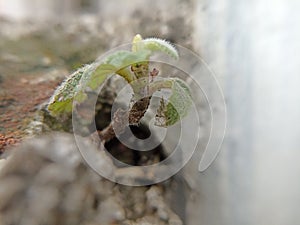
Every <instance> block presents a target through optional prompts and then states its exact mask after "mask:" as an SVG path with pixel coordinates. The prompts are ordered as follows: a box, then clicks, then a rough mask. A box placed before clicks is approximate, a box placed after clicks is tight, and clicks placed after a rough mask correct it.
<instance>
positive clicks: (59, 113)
mask: <svg viewBox="0 0 300 225" xmlns="http://www.w3.org/2000/svg"><path fill="white" fill-rule="evenodd" d="M155 52H162V53H165V54H167V55H169V56H170V57H173V58H174V59H176V60H177V59H178V58H179V55H178V52H177V50H176V49H175V47H174V46H173V45H172V44H170V43H169V42H167V41H165V40H162V39H158V38H147V39H142V37H141V35H139V34H138V35H136V36H135V37H134V38H133V42H132V50H131V51H125V50H122V51H118V52H115V53H113V54H111V55H109V56H108V57H107V58H106V59H105V60H104V61H102V62H95V63H93V64H90V65H86V66H84V67H82V68H80V69H79V70H77V71H76V72H75V73H73V74H72V75H70V77H68V78H67V79H66V80H65V81H64V82H63V83H62V84H61V85H60V86H59V87H58V88H57V90H56V91H55V93H54V95H53V97H52V98H51V100H50V102H49V104H48V107H47V109H48V111H49V112H50V114H51V115H52V116H54V117H66V116H67V115H70V114H71V113H72V109H73V102H74V101H75V102H76V103H77V104H80V103H82V102H84V101H85V100H86V99H87V97H88V96H87V90H96V89H97V88H99V86H101V85H102V84H103V83H104V82H105V80H106V79H108V78H109V76H111V75H119V76H121V77H123V78H124V79H125V80H126V81H127V82H128V83H129V84H130V86H131V88H132V91H133V97H132V106H131V108H130V110H129V111H128V112H127V111H124V110H121V109H120V110H117V111H116V112H115V114H114V117H113V119H112V122H111V124H110V125H109V126H108V127H107V128H105V129H104V130H102V131H98V134H99V136H100V138H101V140H102V141H104V142H106V141H108V140H110V139H111V138H113V137H114V136H115V133H114V132H115V131H116V130H113V128H112V127H113V126H112V125H113V123H114V127H117V129H118V130H119V131H118V132H122V130H123V129H124V126H125V125H128V123H129V125H137V124H138V123H139V122H140V120H141V118H142V117H143V116H144V114H145V112H146V111H147V109H148V108H149V104H150V100H151V97H152V96H153V94H154V93H155V92H156V91H159V90H161V89H169V90H170V91H171V94H170V96H169V97H168V98H167V99H163V98H162V99H161V101H160V106H159V107H158V109H157V114H156V117H155V125H156V126H160V127H168V126H171V125H173V124H175V123H176V122H178V121H179V120H180V119H181V118H183V117H184V116H186V115H187V113H188V110H189V108H190V106H191V104H192V97H191V93H190V89H189V87H188V85H187V84H186V83H185V82H184V81H183V80H181V79H179V78H164V79H158V78H157V77H158V75H159V71H158V70H157V69H155V68H152V69H151V68H150V57H151V56H152V55H153V54H154V53H155ZM126 121H127V122H126Z"/></svg>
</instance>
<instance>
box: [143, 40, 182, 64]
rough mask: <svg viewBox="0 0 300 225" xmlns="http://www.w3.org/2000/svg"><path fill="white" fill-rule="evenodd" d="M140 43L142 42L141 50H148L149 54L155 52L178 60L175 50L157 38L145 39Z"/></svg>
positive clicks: (166, 42) (168, 43) (169, 44)
mask: <svg viewBox="0 0 300 225" xmlns="http://www.w3.org/2000/svg"><path fill="white" fill-rule="evenodd" d="M142 42H143V49H148V50H150V51H151V52H155V51H159V52H163V53H166V54H168V55H170V56H171V57H173V58H174V59H176V60H177V59H178V58H179V55H178V52H177V50H176V48H175V47H174V46H173V45H172V44H171V43H170V42H168V41H166V40H163V39H159V38H146V39H144V40H143V41H142Z"/></svg>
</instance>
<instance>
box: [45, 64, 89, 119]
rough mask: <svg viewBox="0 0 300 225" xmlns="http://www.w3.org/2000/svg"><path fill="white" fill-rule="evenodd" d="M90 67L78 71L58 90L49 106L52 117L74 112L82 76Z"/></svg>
mask: <svg viewBox="0 0 300 225" xmlns="http://www.w3.org/2000/svg"><path fill="white" fill-rule="evenodd" d="M90 67H91V66H90V65H87V66H84V67H82V68H80V69H78V70H77V71H76V72H74V73H73V74H71V75H70V76H69V77H68V78H67V79H66V80H65V81H64V82H62V84H61V85H60V86H59V87H58V88H57V89H56V91H55V92H54V95H53V96H52V98H51V99H50V102H49V103H48V106H47V109H48V111H49V112H50V114H51V115H52V116H57V115H60V114H64V113H66V114H69V113H71V112H72V104H73V98H74V96H75V95H76V94H77V92H78V90H79V83H80V80H81V78H82V75H83V74H84V73H85V72H86V71H87V70H89V68H90Z"/></svg>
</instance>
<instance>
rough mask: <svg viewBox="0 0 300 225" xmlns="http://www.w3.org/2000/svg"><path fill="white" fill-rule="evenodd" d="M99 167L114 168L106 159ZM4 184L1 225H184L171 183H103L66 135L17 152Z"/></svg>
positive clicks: (1, 179) (0, 176) (5, 169)
mask: <svg viewBox="0 0 300 225" xmlns="http://www.w3.org/2000/svg"><path fill="white" fill-rule="evenodd" d="M88 147H89V145H88V144H87V148H88ZM99 164H103V165H102V166H106V167H107V168H108V170H109V169H111V168H113V165H112V164H110V163H109V162H107V161H104V160H103V161H100V162H99ZM111 171H112V173H114V169H112V170H111ZM0 183H1V186H0V199H1V201H0V224H1V225H11V224H22V225H42V224H43V225H47V224H52V225H54V224H60V225H62V224H83V225H84V224H86V225H87V224H182V222H181V220H180V218H179V217H178V216H177V215H176V214H175V213H174V212H173V211H172V210H171V209H170V207H169V206H168V205H167V203H166V202H167V201H166V197H165V192H166V190H168V188H170V184H171V183H170V182H168V183H165V184H162V185H153V186H150V187H129V186H122V185H117V184H114V183H112V182H110V181H107V180H105V179H102V178H101V177H100V176H98V175H97V174H96V173H94V172H93V171H92V170H91V169H90V168H89V167H88V166H86V165H85V163H84V162H83V159H82V158H81V155H80V154H79V151H78V150H77V148H76V145H75V142H74V138H73V136H72V135H68V134H64V133H55V134H50V135H48V136H44V137H40V138H38V139H37V138H36V139H32V140H28V141H27V142H25V143H22V145H20V146H19V147H18V149H15V150H13V151H12V154H11V155H10V156H8V159H6V160H5V163H4V165H3V166H2V169H1V171H0Z"/></svg>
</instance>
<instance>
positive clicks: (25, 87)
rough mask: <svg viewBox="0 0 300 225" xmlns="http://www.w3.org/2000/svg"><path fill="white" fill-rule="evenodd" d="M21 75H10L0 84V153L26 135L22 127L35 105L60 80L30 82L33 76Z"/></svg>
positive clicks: (44, 98)
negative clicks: (24, 76)
mask: <svg viewBox="0 0 300 225" xmlns="http://www.w3.org/2000/svg"><path fill="white" fill-rule="evenodd" d="M21 77H22V75H20V77H17V76H12V77H9V78H6V79H3V80H2V82H1V83H0V90H1V92H0V115H1V117H0V152H3V151H4V150H5V149H6V148H8V147H10V146H11V145H15V144H17V143H19V142H20V141H21V140H22V139H23V138H25V137H26V136H27V135H28V134H27V132H26V127H27V125H28V123H29V122H30V121H31V120H32V119H33V117H34V116H35V113H36V111H37V110H38V106H39V105H40V104H41V103H43V102H45V101H47V99H48V98H49V97H50V96H51V95H52V94H53V91H54V89H55V88H56V86H57V85H58V83H59V82H60V80H59V79H57V80H52V81H49V80H44V81H41V82H37V83H32V82H31V81H33V80H36V79H37V76H36V75H34V76H33V75H32V76H28V75H27V76H26V78H21Z"/></svg>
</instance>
